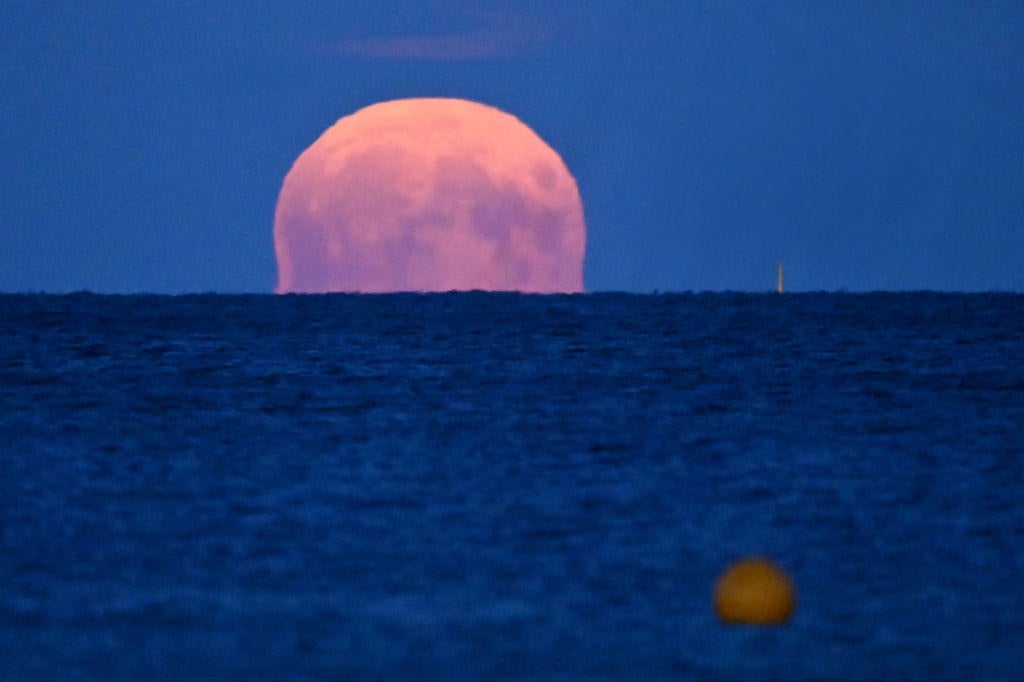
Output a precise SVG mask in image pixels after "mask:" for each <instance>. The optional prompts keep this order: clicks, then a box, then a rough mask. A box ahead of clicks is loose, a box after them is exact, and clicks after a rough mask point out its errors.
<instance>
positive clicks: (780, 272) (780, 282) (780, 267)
mask: <svg viewBox="0 0 1024 682" xmlns="http://www.w3.org/2000/svg"><path fill="white" fill-rule="evenodd" d="M775 293H778V294H781V293H782V263H781V262H779V281H778V283H777V284H776V285H775Z"/></svg>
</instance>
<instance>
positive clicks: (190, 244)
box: [0, 0, 1024, 293]
mask: <svg viewBox="0 0 1024 682" xmlns="http://www.w3.org/2000/svg"><path fill="white" fill-rule="evenodd" d="M405 97H458V98H464V99H469V100H473V101H478V102H482V103H485V104H490V105H492V106H496V107H498V108H500V109H502V110H504V111H507V112H509V113H511V114H513V115H515V116H517V117H518V118H520V119H521V120H522V121H523V122H525V123H526V124H527V125H529V126H530V127H531V128H533V130H534V131H536V132H537V133H538V134H539V135H540V136H541V137H542V138H543V139H544V140H545V141H546V142H547V143H548V144H550V145H551V146H552V147H553V148H554V149H555V150H556V151H557V152H558V153H559V154H560V155H561V156H562V158H563V160H564V161H565V163H566V164H567V166H568V167H569V169H570V170H571V172H572V173H573V175H574V176H575V178H576V181H577V183H578V186H579V189H580V193H581V196H582V200H583V206H584V211H585V215H586V223H587V253H586V259H585V264H584V282H585V285H586V288H587V290H589V291H632V292H641V293H642V292H652V291H689V290H693V291H704V290H738V291H767V290H771V289H773V288H774V286H775V275H776V264H777V263H778V262H780V261H781V262H784V263H785V272H786V287H787V289H788V290H790V291H808V290H829V291H833V290H843V291H869V290H879V289H885V290H914V289H937V290H948V291H984V290H1008V291H1018V292H1020V291H1024V3H1020V2H1016V1H1009V2H998V1H995V0H993V1H984V0H981V1H970V2H967V1H965V2H952V1H948V0H947V1H943V0H934V1H929V2H919V1H914V2H901V1H900V0H885V1H881V0H880V1H870V0H865V1H858V2H853V1H851V2H837V1H829V0H814V1H812V0H802V1H796V0H771V1H761V2H755V1H747V2H745V1H740V0H734V1H725V0H716V1H703V0H688V1H686V2H678V3H661V2H641V3H637V2H635V0H633V1H629V2H627V1H621V2H620V1H618V0H616V1H612V0H586V1H578V2H568V1H560V0H551V1H548V2H539V1H531V0H521V1H518V2H509V1H504V2H497V1H495V0H448V1H446V2H440V1H439V2H431V1H430V0H417V1H405V0H401V1H390V0H368V1H363V0H354V1H350V2H349V1H338V2H296V1H294V0H276V1H270V0H263V1H260V0H254V1H252V2H245V3H241V2H230V1H228V0H222V1H215V2H190V1H186V0H175V1H173V2H166V1H163V0H146V2H137V1H126V2H113V1H101V0H94V1H93V2H78V1H76V2H64V1H61V0H48V1H47V2H36V1H35V0H29V1H25V2H21V1H16V0H0V116H2V122H3V125H2V126H0V160H2V162H3V167H4V183H3V185H2V187H0V292H34V291H46V292H65V291H78V290H89V291H95V292H104V293H107V292H111V293H134V292H154V293H184V292H270V291H272V290H273V288H274V284H275V280H276V265H275V261H274V248H273V233H272V232H273V220H274V207H275V204H276V201H277V196H278V192H279V191H280V189H281V183H282V181H283V179H284V177H285V174H286V173H287V172H288V170H289V168H290V167H291V165H292V164H293V163H294V161H295V159H296V158H297V157H298V155H299V154H300V153H301V152H302V151H303V150H304V149H305V148H306V147H308V146H309V145H310V144H311V143H312V142H313V141H315V140H316V139H317V137H319V136H320V134H321V133H323V132H324V130H326V129H327V128H328V127H329V126H330V125H332V124H333V123H334V122H335V121H336V120H337V119H338V118H340V117H342V116H345V115H347V114H350V113H352V112H354V111H356V110H358V109H360V108H362V107H365V106H368V105H370V104H373V103H376V102H380V101H386V100H392V99H398V98H405Z"/></svg>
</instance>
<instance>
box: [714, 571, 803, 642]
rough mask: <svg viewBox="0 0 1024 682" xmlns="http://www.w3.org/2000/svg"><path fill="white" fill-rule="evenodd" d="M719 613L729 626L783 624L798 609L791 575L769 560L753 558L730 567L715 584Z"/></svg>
mask: <svg viewBox="0 0 1024 682" xmlns="http://www.w3.org/2000/svg"><path fill="white" fill-rule="evenodd" d="M714 601H715V613H717V614H718V617H719V618H721V619H722V620H724V621H725V622H727V623H742V624H746V625H781V624H783V623H785V622H786V621H788V620H789V619H790V617H791V616H792V615H793V610H794V609H795V608H796V590H795V589H793V583H792V582H791V581H790V579H789V576H787V575H786V573H785V572H784V571H783V570H782V569H781V568H779V567H778V566H777V565H776V564H775V563H773V562H771V561H769V560H768V559H761V558H750V559H743V560H741V561H737V562H736V563H734V564H733V565H732V566H730V567H729V568H727V569H726V570H725V572H724V573H722V575H721V576H720V577H719V578H718V582H717V583H715V594H714Z"/></svg>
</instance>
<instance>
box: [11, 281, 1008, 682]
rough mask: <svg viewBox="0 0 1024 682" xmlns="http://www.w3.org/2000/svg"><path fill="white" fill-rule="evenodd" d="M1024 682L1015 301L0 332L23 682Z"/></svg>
mask: <svg viewBox="0 0 1024 682" xmlns="http://www.w3.org/2000/svg"><path fill="white" fill-rule="evenodd" d="M753 556H759V557H767V558H770V559H771V560H772V561H774V562H775V563H776V564H777V565H778V566H780V567H781V568H782V569H783V570H785V572H786V573H787V574H788V575H789V577H790V579H791V581H792V583H793V585H794V587H795V590H796V593H797V606H796V610H795V612H794V615H793V617H792V619H791V620H790V621H789V622H788V623H786V624H783V625H776V626H751V625H737V624H728V623H724V622H722V621H721V620H719V618H718V617H717V616H716V614H715V611H714V609H713V608H712V592H713V589H714V585H715V582H716V580H717V578H718V576H719V575H721V573H722V571H723V570H724V569H725V568H726V567H727V566H729V565H730V564H731V563H732V562H734V561H736V560H737V559H740V558H743V557H753ZM1022 678H1024V295H1017V294H1000V293H993V294H947V293H930V292H915V293H864V294H857V293H794V294H788V293H787V294H782V295H779V294H752V293H691V294H646V295H639V294H619V293H607V294H605V293H593V294H580V295H548V296H541V295H524V294H515V293H485V292H463V293H446V294H390V295H342V294H336V295H287V296H273V295H187V296H148V295H146V296H142V295H120V296H113V295H94V294H88V293H76V294H67V295H13V294H8V295H0V680H5V681H20V680H55V681H57V680H59V681H61V682H64V681H70V680H139V681H144V680H396V681H411V682H415V681H419V680H460V681H461V680H466V681H474V680H481V681H482V680H487V681H496V680H524V681H537V682H541V681H544V682H547V681H560V680H565V681H569V680H573V681H577V680H579V681H588V680H644V681H652V682H657V681H660V680H712V681H714V680H995V681H998V680H1020V679H1022Z"/></svg>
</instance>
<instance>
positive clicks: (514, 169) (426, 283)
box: [274, 99, 586, 293]
mask: <svg viewBox="0 0 1024 682" xmlns="http://www.w3.org/2000/svg"><path fill="white" fill-rule="evenodd" d="M585 246H586V227H585V225H584V221H583V204H582V202H581V200H580V193H579V189H578V188H577V186H576V181H575V180H574V179H573V177H572V175H571V174H570V173H569V169H568V168H567V167H566V165H565V163H564V162H563V161H562V159H561V157H560V156H559V155H558V153H557V152H555V151H554V150H553V149H552V148H551V147H549V146H548V145H547V144H546V143H545V142H544V141H543V140H542V139H541V138H540V137H539V136H538V135H537V134H536V133H534V132H533V131H532V130H531V129H530V128H529V127H527V126H526V125H525V124H524V123H522V122H521V121H519V119H517V118H516V117H514V116H512V115H510V114H507V113H504V112H502V111H499V110H498V109H495V108H494V107H490V106H485V105H483V104H478V103H476V102H469V101H466V100H460V99H403V100H395V101H391V102H383V103H380V104H374V105H372V106H369V107H366V108H365V109H361V110H359V111H357V112H355V113H354V114H352V115H350V116H346V117H344V118H342V119H340V120H339V121H338V122H337V123H335V124H334V125H333V126H331V127H330V128H329V129H328V130H327V131H326V132H325V133H324V134H323V135H321V136H320V138H319V139H318V140H317V141H316V142H314V143H313V144H312V145H311V146H310V147H309V148H308V149H306V151H304V152H303V153H302V154H301V155H300V156H299V158H298V159H297V160H296V161H295V164H294V165H293V166H292V168H291V170H290V171H289V172H288V175H287V176H286V177H285V179H284V185H283V187H282V188H281V194H280V197H279V198H278V202H277V210H276V211H275V215H274V251H275V253H276V256H277V268H278V280H277V287H276V291H277V293H289V292H335V291H346V292H394V291H451V290H471V289H482V290H491V291H522V292H532V293H570V292H580V291H583V256H584V250H585Z"/></svg>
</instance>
